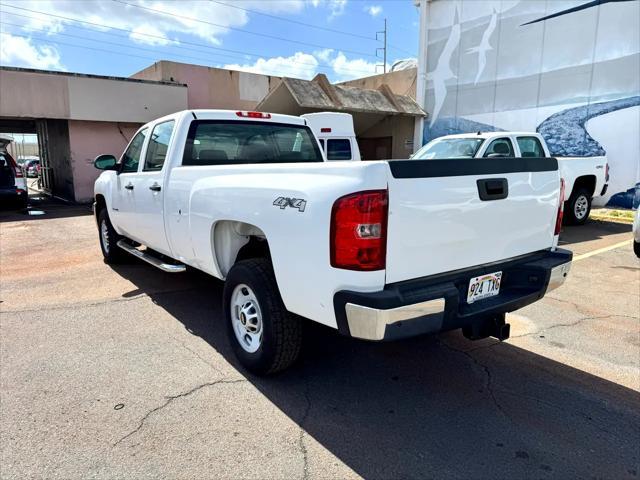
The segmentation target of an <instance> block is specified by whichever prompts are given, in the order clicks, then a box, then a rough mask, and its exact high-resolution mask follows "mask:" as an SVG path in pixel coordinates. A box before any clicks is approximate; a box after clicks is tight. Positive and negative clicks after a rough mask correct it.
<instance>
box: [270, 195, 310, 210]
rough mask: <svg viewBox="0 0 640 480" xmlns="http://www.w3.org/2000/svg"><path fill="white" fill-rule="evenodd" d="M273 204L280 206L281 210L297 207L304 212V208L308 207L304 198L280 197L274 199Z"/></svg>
mask: <svg viewBox="0 0 640 480" xmlns="http://www.w3.org/2000/svg"><path fill="white" fill-rule="evenodd" d="M273 204H274V205H275V206H276V207H280V209H281V210H284V209H285V208H287V207H291V208H296V209H297V210H298V211H299V212H304V209H305V208H306V207H307V201H306V200H303V199H302V198H289V197H278V198H276V199H275V200H274V202H273Z"/></svg>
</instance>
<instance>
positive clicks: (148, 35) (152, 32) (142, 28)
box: [129, 23, 180, 47]
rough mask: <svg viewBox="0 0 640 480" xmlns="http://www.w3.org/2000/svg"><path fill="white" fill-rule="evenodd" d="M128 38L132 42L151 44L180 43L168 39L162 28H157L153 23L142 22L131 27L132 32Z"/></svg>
mask: <svg viewBox="0 0 640 480" xmlns="http://www.w3.org/2000/svg"><path fill="white" fill-rule="evenodd" d="M129 38H130V39H131V40H133V41H134V42H138V43H144V44H146V45H152V46H156V45H159V46H163V47H164V46H166V45H171V44H176V43H180V42H178V41H176V40H170V39H169V38H167V36H166V35H165V34H164V32H163V31H162V30H159V29H157V28H156V27H155V26H154V25H150V24H148V23H144V24H142V25H139V26H137V27H136V28H134V29H133V33H131V34H130V35H129Z"/></svg>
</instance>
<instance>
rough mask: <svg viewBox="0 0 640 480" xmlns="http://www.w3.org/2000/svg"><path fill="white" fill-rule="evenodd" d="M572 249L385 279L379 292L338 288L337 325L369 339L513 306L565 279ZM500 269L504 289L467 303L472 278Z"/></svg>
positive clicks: (437, 328) (454, 324)
mask: <svg viewBox="0 0 640 480" xmlns="http://www.w3.org/2000/svg"><path fill="white" fill-rule="evenodd" d="M572 257H573V254H572V253H571V252H570V251H568V250H562V249H558V250H556V251H554V252H552V251H542V252H537V253H533V254H530V255H526V256H523V257H518V258H516V259H511V260H508V261H504V262H497V263H493V264H490V265H484V266H481V267H474V268H469V269H464V270H460V271H456V272H450V273H446V274H441V275H435V276H431V277H426V278H420V279H415V280H409V281H406V282H399V283H395V284H390V285H387V286H386V287H385V288H384V290H382V291H379V292H365V293H362V292H353V291H340V292H337V293H336V294H335V296H334V299H333V303H334V309H335V312H336V319H337V322H338V330H339V331H340V333H342V334H344V335H349V336H352V337H356V338H362V339H365V340H395V339H399V338H406V337H411V336H415V335H421V334H424V333H437V332H442V331H446V330H453V329H456V328H462V327H466V326H469V325H472V324H473V323H474V322H477V321H478V322H479V321H483V320H485V319H488V318H491V317H495V316H496V315H500V314H503V313H507V312H512V311H514V310H517V309H519V308H522V307H524V306H526V305H529V304H530V303H533V302H535V301H537V300H539V299H541V298H542V297H543V296H544V295H545V293H547V292H549V291H551V290H553V289H555V288H558V287H559V286H560V285H562V284H563V283H564V281H565V279H566V277H567V275H568V273H569V270H570V268H571V260H572ZM495 271H502V282H501V285H500V294H499V295H497V296H495V297H490V298H487V299H484V300H480V301H477V302H475V303H473V304H467V303H466V294H467V288H468V284H469V280H470V279H471V278H473V277H477V276H480V275H483V274H487V273H491V272H495Z"/></svg>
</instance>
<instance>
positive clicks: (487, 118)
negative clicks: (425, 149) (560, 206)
mask: <svg viewBox="0 0 640 480" xmlns="http://www.w3.org/2000/svg"><path fill="white" fill-rule="evenodd" d="M427 8H428V9H429V10H428V14H427V29H426V31H427V35H426V37H427V38H426V41H427V48H426V51H427V55H426V72H427V84H426V96H425V98H426V102H425V103H426V105H425V106H426V110H427V111H428V112H429V113H430V114H431V117H430V119H429V120H428V121H427V122H425V125H424V131H423V137H424V141H428V140H430V139H432V138H435V137H438V136H441V135H447V134H453V133H464V132H473V131H477V130H484V131H496V130H523V131H538V132H539V133H541V134H542V135H543V136H544V137H545V139H546V141H547V143H548V144H549V147H550V149H551V151H552V153H553V154H554V155H556V156H597V155H605V154H606V155H607V158H608V161H609V165H610V168H611V179H610V182H609V193H608V195H607V196H606V197H604V198H603V200H601V203H602V201H604V202H605V203H606V202H608V204H609V205H615V206H620V207H627V208H631V207H634V208H637V206H638V202H639V201H640V191H638V186H639V185H640V133H639V132H640V74H639V73H640V1H637V0H619V1H611V0H593V1H584V0H574V1H571V0H569V1H564V2H546V1H538V0H432V1H431V2H427Z"/></svg>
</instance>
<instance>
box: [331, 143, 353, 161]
mask: <svg viewBox="0 0 640 480" xmlns="http://www.w3.org/2000/svg"><path fill="white" fill-rule="evenodd" d="M327 160H351V142H350V141H349V140H347V139H346V138H341V139H334V138H332V139H328V140H327Z"/></svg>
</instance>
